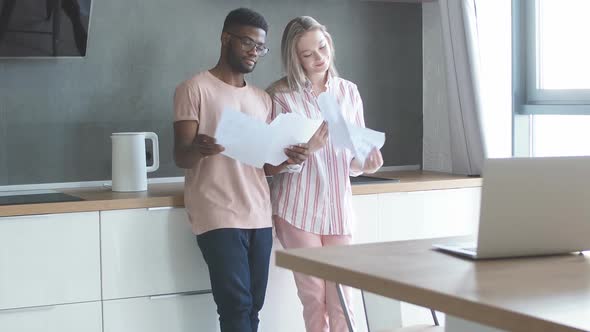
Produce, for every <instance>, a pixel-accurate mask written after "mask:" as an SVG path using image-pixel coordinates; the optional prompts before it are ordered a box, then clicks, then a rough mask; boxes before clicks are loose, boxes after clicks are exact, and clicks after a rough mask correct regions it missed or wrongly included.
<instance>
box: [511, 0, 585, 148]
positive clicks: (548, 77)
mask: <svg viewBox="0 0 590 332" xmlns="http://www.w3.org/2000/svg"><path fill="white" fill-rule="evenodd" d="M512 11H513V22H512V31H513V45H512V46H513V56H512V63H513V79H512V85H513V109H514V119H513V123H514V142H513V143H514V144H513V146H514V147H515V155H517V156H527V155H528V156H570V155H590V64H589V63H588V61H589V59H590V44H589V43H587V42H586V39H587V38H586V37H585V35H586V34H587V32H588V31H590V20H588V19H587V16H588V15H587V14H588V13H589V12H590V1H589V0H512Z"/></svg>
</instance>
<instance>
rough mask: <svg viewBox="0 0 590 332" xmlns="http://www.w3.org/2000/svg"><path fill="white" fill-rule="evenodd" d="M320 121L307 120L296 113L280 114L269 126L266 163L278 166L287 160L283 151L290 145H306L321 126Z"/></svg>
mask: <svg viewBox="0 0 590 332" xmlns="http://www.w3.org/2000/svg"><path fill="white" fill-rule="evenodd" d="M322 122H323V121H322V120H313V119H308V118H306V117H304V116H302V115H299V114H297V113H282V114H279V116H277V117H276V119H274V121H273V122H271V124H270V129H271V134H272V136H271V137H270V138H269V142H270V145H271V146H270V149H269V151H268V158H267V163H269V164H271V165H275V166H276V165H279V164H280V163H282V162H283V161H285V160H287V155H285V151H284V149H285V148H286V147H288V146H290V145H295V144H299V143H307V142H308V141H309V140H310V139H311V137H312V136H313V134H314V133H315V132H316V131H317V130H318V128H319V127H320V126H321V124H322Z"/></svg>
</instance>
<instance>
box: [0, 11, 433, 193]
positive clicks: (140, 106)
mask: <svg viewBox="0 0 590 332" xmlns="http://www.w3.org/2000/svg"><path fill="white" fill-rule="evenodd" d="M239 6H246V7H251V8H254V9H256V10H258V11H260V12H261V13H262V14H263V15H265V16H266V17H267V19H268V20H269V23H270V25H271V30H270V34H269V40H268V42H269V44H270V48H271V53H270V54H269V55H268V56H267V57H266V58H264V60H263V61H261V62H260V63H259V64H258V67H257V70H256V71H255V73H253V74H252V75H251V76H250V78H249V80H250V82H252V83H254V84H255V85H258V86H261V87H265V86H267V85H268V84H269V83H270V82H272V81H273V80H274V79H276V78H277V77H279V75H280V59H279V40H280V35H281V33H282V29H283V27H284V25H285V24H286V22H287V21H288V20H289V19H290V18H292V17H294V16H297V15H311V16H314V17H316V18H317V19H318V20H319V21H320V22H322V23H323V24H325V25H326V26H327V27H328V30H329V31H330V32H331V33H332V35H333V37H334V40H335V44H336V61H337V66H338V68H339V71H340V73H341V75H342V76H343V77H345V78H347V79H350V80H352V81H354V82H355V83H357V85H358V86H359V90H360V92H361V95H362V96H363V99H364V102H365V118H366V123H367V126H368V127H371V128H374V129H376V130H380V131H385V132H386V133H387V143H386V145H385V147H384V148H383V153H384V158H385V164H386V165H410V164H421V162H422V21H421V19H422V17H421V7H420V5H415V4H392V3H378V2H361V1H358V0H350V1H349V0H306V1H302V0H292V1H290V0H282V1H277V0H253V1H237V0H167V1H156V0H125V1H118V0H94V1H93V12H92V17H91V23H90V24H91V26H90V32H89V44H88V54H87V57H86V58H78V59H76V58H73V59H72V58H60V59H44V60H41V59H36V60H24V59H0V185H10V184H25V183H47V182H68V181H91V180H105V179H110V176H111V175H110V159H111V158H110V138H109V136H110V134H111V133H112V132H116V131H154V132H156V133H158V135H159V137H160V154H161V167H160V170H159V171H157V172H155V173H151V174H150V176H151V177H165V176H179V175H182V172H181V170H179V169H177V168H176V167H175V165H174V163H173V161H172V138H173V132H172V124H171V119H172V94H173V91H174V87H175V86H176V85H177V84H178V83H179V82H180V81H182V80H184V79H187V78H189V77H190V76H192V75H193V74H194V73H196V72H199V71H202V70H206V69H208V68H210V67H212V66H213V65H214V64H215V63H216V61H217V58H218V54H219V35H220V30H221V26H222V23H223V19H224V18H225V15H226V14H227V12H229V11H230V10H231V9H234V8H236V7H239Z"/></svg>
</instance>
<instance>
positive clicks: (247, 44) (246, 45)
mask: <svg viewBox="0 0 590 332" xmlns="http://www.w3.org/2000/svg"><path fill="white" fill-rule="evenodd" d="M226 33H227V34H228V35H230V36H232V37H236V38H238V39H239V40H240V45H241V46H242V51H245V52H250V51H252V50H253V49H254V48H256V54H257V55H258V56H260V57H263V56H265V55H266V54H267V53H268V47H266V46H265V45H264V44H258V43H257V42H255V41H254V40H253V39H252V38H250V37H246V36H238V35H236V34H233V33H231V32H227V31H226Z"/></svg>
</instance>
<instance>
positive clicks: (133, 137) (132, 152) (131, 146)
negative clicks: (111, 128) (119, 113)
mask: <svg viewBox="0 0 590 332" xmlns="http://www.w3.org/2000/svg"><path fill="white" fill-rule="evenodd" d="M146 139H149V140H151V141H152V147H153V160H154V163H153V164H152V166H149V167H147V165H146V149H145V140H146ZM111 140H112V142H113V149H112V152H113V155H112V158H113V159H112V162H113V164H112V167H113V169H112V172H113V174H112V176H113V191H145V190H147V172H153V171H155V170H157V169H158V168H159V167H160V153H159V149H158V135H156V134H155V133H151V132H145V133H113V134H112V136H111Z"/></svg>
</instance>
